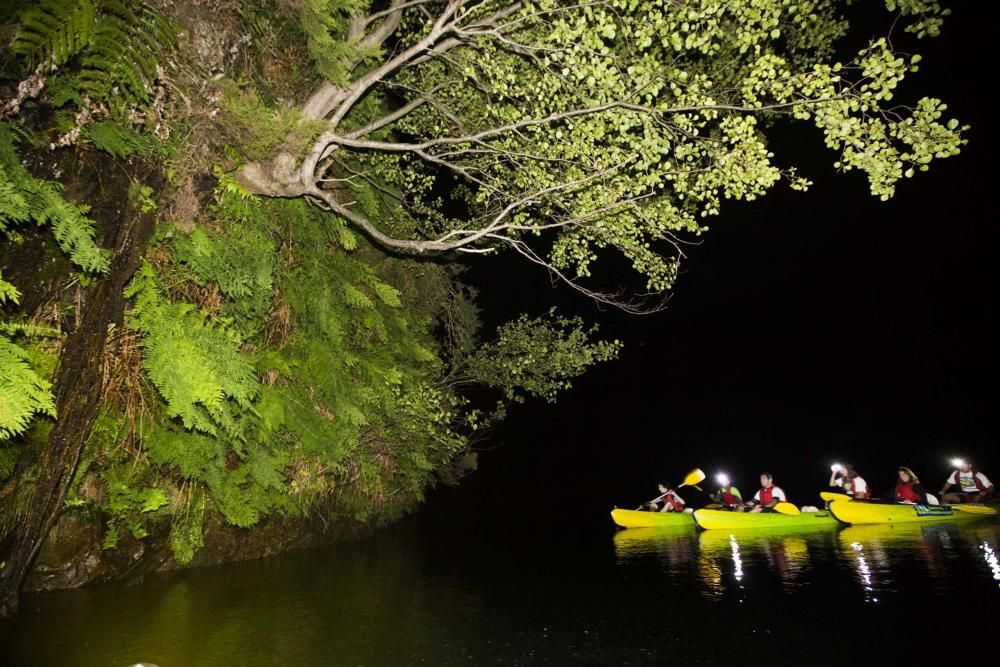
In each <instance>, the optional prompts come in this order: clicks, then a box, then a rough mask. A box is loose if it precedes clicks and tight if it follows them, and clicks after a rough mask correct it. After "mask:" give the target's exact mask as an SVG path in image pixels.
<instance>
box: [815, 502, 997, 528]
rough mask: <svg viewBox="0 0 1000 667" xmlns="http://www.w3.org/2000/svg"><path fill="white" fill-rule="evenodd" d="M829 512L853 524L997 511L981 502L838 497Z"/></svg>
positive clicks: (966, 516)
mask: <svg viewBox="0 0 1000 667" xmlns="http://www.w3.org/2000/svg"><path fill="white" fill-rule="evenodd" d="M830 512H831V513H832V514H833V515H834V516H835V517H837V519H839V520H840V521H843V522H844V523H849V524H852V525H857V524H874V523H909V522H918V523H928V522H933V521H964V520H968V519H977V518H982V517H984V516H996V513H997V511H996V510H995V509H993V508H992V507H986V506H983V505H906V504H898V503H865V502H860V503H859V502H845V501H840V500H838V501H835V502H832V503H830Z"/></svg>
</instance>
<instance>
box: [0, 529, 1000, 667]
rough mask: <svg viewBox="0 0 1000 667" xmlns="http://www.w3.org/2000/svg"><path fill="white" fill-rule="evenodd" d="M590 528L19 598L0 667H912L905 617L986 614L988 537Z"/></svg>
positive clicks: (309, 556)
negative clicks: (834, 653)
mask: <svg viewBox="0 0 1000 667" xmlns="http://www.w3.org/2000/svg"><path fill="white" fill-rule="evenodd" d="M605 517H606V515H605V516H602V517H600V518H594V520H593V521H592V522H591V523H581V524H570V525H569V526H568V527H567V526H564V525H554V526H544V527H543V528H544V529H542V528H539V529H538V530H534V531H532V530H530V526H529V527H527V528H526V527H525V526H524V525H523V524H521V523H519V524H518V525H517V526H511V527H496V526H490V525H488V524H483V528H482V529H481V530H480V531H479V532H473V531H472V530H470V529H469V528H468V526H464V527H463V528H462V529H461V530H455V529H454V528H453V527H452V526H450V525H448V526H444V527H442V528H441V529H440V530H437V531H433V532H432V531H431V530H429V529H426V528H425V527H424V526H423V525H422V524H420V523H411V524H408V525H409V528H407V527H406V526H404V527H403V529H398V530H394V531H390V532H386V533H381V534H379V535H377V536H376V537H374V538H372V539H371V540H367V541H363V542H359V543H355V544H341V545H334V546H332V547H330V548H327V549H319V550H313V551H308V552H300V553H289V554H284V555H282V556H280V557H278V558H274V559H268V560H263V561H255V562H249V563H241V564H234V565H228V566H225V567H219V568H204V569H199V570H190V571H185V572H174V573H169V574H163V575H155V576H150V577H147V579H146V581H145V583H143V584H141V585H137V586H130V587H125V586H103V587H102V586H95V587H90V588H86V589H82V590H78V591H59V592H54V593H50V594H43V595H29V596H26V597H25V609H24V613H22V614H21V615H20V616H19V617H18V618H16V619H14V620H13V621H9V622H8V621H0V664H2V665H3V666H4V667H7V665H46V666H47V665H60V666H62V665H80V666H81V667H90V666H91V665H93V666H95V667H96V666H98V665H100V666H106V665H112V666H118V665H120V666H124V665H128V664H133V663H136V662H139V661H143V660H144V661H147V662H152V663H155V664H158V665H161V667H168V666H169V665H199V666H202V665H204V666H208V667H215V666H219V667H228V666H229V665H247V666H249V665H262V666H270V665H328V664H331V665H410V664H433V665H453V664H459V665H466V664H475V665H478V664H504V665H506V664H512V665H534V664H557V665H562V664H615V665H617V664H622V665H646V664H653V665H659V664H667V663H681V664H725V663H728V662H732V660H733V656H736V657H738V658H740V660H739V661H740V662H748V664H774V665H778V664H809V665H812V664H820V663H817V661H816V646H817V645H825V644H826V643H829V641H830V638H831V637H832V636H836V637H841V638H843V639H844V641H846V642H847V648H848V649H849V650H855V649H856V650H863V651H864V652H865V655H867V656H868V657H869V658H870V659H871V661H872V662H881V661H882V657H880V656H879V655H877V653H878V651H879V650H882V649H880V647H881V646H883V644H884V646H886V647H891V652H892V653H891V655H886V656H884V658H885V662H886V663H887V664H901V663H900V655H898V652H899V645H900V643H899V642H884V640H885V638H886V637H888V636H893V637H905V638H907V641H906V642H903V644H905V645H906V646H908V647H910V640H911V639H912V640H913V641H914V642H916V643H913V644H912V651H913V654H914V655H913V658H914V659H913V660H912V662H919V661H920V660H919V659H920V658H921V657H922V652H923V650H924V649H923V647H922V646H921V645H920V644H919V640H921V639H922V638H921V637H911V634H910V633H912V631H913V630H912V627H913V626H912V619H913V614H912V613H911V610H913V609H936V608H940V607H946V608H952V607H954V608H965V607H968V608H993V607H995V606H996V604H997V603H998V602H1000V589H998V586H997V582H1000V562H998V558H1000V548H998V547H1000V523H997V522H990V521H985V522H979V523H974V524H966V525H962V526H961V527H958V526H954V525H947V524H936V525H933V526H926V527H925V526H921V525H919V524H918V525H915V526H914V525H909V526H907V525H899V526H875V527H858V528H843V529H838V528H837V527H832V526H831V527H825V528H817V527H811V528H807V529H804V530H799V531H797V532H792V533H788V532H786V533H783V534H782V533H773V532H768V531H701V532H699V531H696V530H695V529H694V527H686V528H677V529H671V530H667V531H664V530H662V529H660V530H653V529H632V530H626V531H621V532H618V533H615V534H614V537H613V539H612V538H611V535H612V533H611V528H610V526H608V524H607V522H606V518H605ZM876 602H877V604H876ZM962 605H964V607H962ZM720 619H725V623H724V627H725V633H724V634H720V631H719V628H720V627H721V624H720ZM860 619H863V620H860ZM964 620H965V621H966V625H965V626H963V627H965V628H966V629H968V631H969V632H970V635H976V636H988V635H989V634H990V633H991V632H993V630H994V628H993V620H992V619H991V618H989V617H987V616H985V615H973V617H972V618H968V619H964ZM928 639H929V636H928ZM851 646H853V647H854V648H853V649H852V648H851ZM889 650H890V648H886V649H885V651H889ZM873 652H874V653H873ZM744 658H746V660H744ZM904 662H909V661H904ZM825 664H829V663H825Z"/></svg>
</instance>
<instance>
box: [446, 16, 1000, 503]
mask: <svg viewBox="0 0 1000 667" xmlns="http://www.w3.org/2000/svg"><path fill="white" fill-rule="evenodd" d="M988 4H991V3H962V4H961V5H960V6H958V7H956V8H955V10H954V15H953V16H952V17H950V18H949V20H948V22H947V24H946V26H945V30H944V32H943V34H942V36H941V37H939V38H936V39H925V40H920V41H918V40H916V39H914V38H913V37H912V36H909V35H905V34H903V33H902V32H901V31H899V32H897V33H895V34H894V36H893V40H894V43H895V45H896V47H897V48H900V49H903V50H906V51H912V52H920V53H921V54H922V55H923V56H924V60H923V63H922V64H921V71H920V72H919V73H918V74H917V75H915V76H912V77H911V79H910V81H909V85H908V86H907V87H906V88H905V89H903V90H902V91H901V94H900V95H899V96H897V98H898V99H901V100H905V101H906V102H913V101H915V100H916V99H917V98H918V97H919V96H922V95H930V96H935V97H940V98H942V99H943V100H945V101H946V102H947V103H948V104H949V107H950V110H951V112H952V113H953V114H954V115H955V116H956V117H957V118H959V119H960V120H961V121H962V122H963V123H968V124H970V125H972V131H971V132H970V133H969V135H968V137H969V139H970V143H969V145H968V146H967V147H966V148H965V150H964V152H963V154H962V155H960V156H958V157H956V158H951V159H947V160H942V161H939V162H935V163H934V164H933V165H932V166H931V171H930V172H928V173H925V174H918V175H917V176H916V177H915V178H914V179H912V180H910V181H907V182H904V183H901V184H900V187H899V188H898V190H897V194H896V197H895V199H893V200H892V201H890V202H880V201H878V200H877V199H875V198H873V197H871V195H870V194H869V193H868V187H867V182H866V181H865V179H864V178H863V176H862V175H860V174H858V173H855V172H852V173H849V174H838V173H836V172H835V170H834V169H833V167H832V164H833V162H834V161H835V157H834V155H833V154H832V153H831V152H830V151H829V150H828V149H826V148H825V147H824V146H823V144H822V140H821V137H820V135H819V133H818V131H816V130H815V129H814V128H812V127H811V126H807V125H797V126H794V127H791V126H789V127H782V128H781V130H780V132H778V133H776V140H775V142H774V143H773V145H772V149H773V150H774V152H775V153H776V155H777V159H778V160H779V161H784V162H785V163H786V164H792V163H794V164H799V165H801V166H802V167H803V169H802V173H803V175H805V176H807V177H809V178H811V179H812V180H813V181H815V185H814V187H813V188H812V190H811V191H810V192H809V193H806V194H802V193H796V192H792V191H790V190H788V189H787V188H781V187H779V188H778V189H776V190H775V191H773V192H772V194H771V195H769V196H768V197H767V198H766V199H764V200H762V201H758V202H754V203H749V204H747V203H735V204H733V205H731V206H729V208H728V209H724V211H723V215H722V216H721V217H719V218H717V219H715V220H714V221H712V223H711V227H712V228H711V230H710V231H709V232H708V233H707V234H706V235H705V236H704V237H703V239H702V241H701V244H700V245H698V246H696V247H691V248H689V249H688V254H689V259H688V260H687V263H686V266H685V273H684V275H683V276H682V278H681V280H680V281H679V283H678V285H677V287H676V289H675V294H674V296H673V299H672V301H671V302H670V305H669V308H668V309H667V310H666V311H665V312H662V313H659V314H656V315H652V316H645V317H643V316H631V315H625V314H622V313H618V312H610V311H606V310H605V311H601V310H599V309H597V308H596V307H595V305H594V304H592V303H590V302H588V301H587V300H586V299H585V298H584V297H582V296H579V295H577V294H576V293H574V292H572V291H571V290H569V289H566V288H558V289H552V288H551V284H550V281H549V279H548V276H547V275H545V273H544V271H542V270H541V269H536V268H534V267H530V266H527V265H525V264H523V263H521V262H519V261H518V260H517V259H516V258H514V257H510V256H506V257H501V258H498V259H486V260H479V261H477V262H476V263H474V264H473V265H472V268H471V269H470V271H469V273H468V274H467V278H468V279H469V280H470V281H471V282H473V283H474V284H476V285H477V286H478V287H479V288H480V289H481V291H482V293H481V300H482V304H483V306H484V308H485V309H486V310H487V313H486V317H487V319H488V322H487V324H488V325H493V324H496V323H498V322H500V321H504V320H506V319H509V318H511V317H513V316H514V314H515V313H517V312H519V311H526V312H530V313H533V314H538V313H541V312H543V311H544V310H546V309H547V308H548V307H549V306H550V305H553V304H555V305H558V306H559V308H560V309H561V310H562V311H563V312H566V313H575V314H581V315H583V316H584V317H586V318H587V319H589V320H593V321H596V322H598V323H600V325H601V327H602V333H603V334H604V335H606V336H609V337H617V338H620V339H621V340H622V341H623V342H624V343H625V350H624V352H623V354H622V357H621V359H620V360H619V361H618V362H615V363H612V364H607V365H605V366H603V367H600V368H597V369H595V370H593V371H592V372H590V373H588V374H587V376H586V377H584V378H582V379H581V380H579V381H578V383H577V385H576V388H575V389H574V390H573V391H571V392H569V393H568V394H566V395H564V396H563V398H562V399H561V400H560V402H559V403H558V404H557V405H555V406H552V405H548V404H544V403H541V402H534V403H530V404H528V405H525V406H518V407H515V408H514V409H513V411H512V414H511V417H510V419H509V420H508V422H507V423H506V424H505V425H504V426H503V427H502V428H501V429H500V431H499V432H498V433H497V434H496V435H495V438H494V439H493V441H491V442H488V443H485V444H484V447H487V448H492V449H491V450H490V451H486V452H483V453H482V454H481V455H480V470H479V471H478V472H476V473H473V474H472V475H471V476H470V477H469V478H468V479H467V480H466V481H465V483H464V484H463V487H462V488H461V489H460V490H459V491H444V492H442V493H441V494H439V498H440V497H441V496H444V497H445V498H448V497H451V495H452V494H455V493H458V494H460V498H461V499H462V500H463V502H464V501H468V500H472V499H475V500H476V501H477V502H478V501H481V500H483V499H499V500H501V501H502V502H505V503H507V502H518V503H519V504H520V503H521V502H523V503H524V504H525V505H548V506H555V507H558V506H560V505H561V504H565V505H566V506H570V505H571V504H580V505H582V506H585V507H586V508H587V509H588V510H589V509H593V510H595V511H596V510H597V509H600V508H605V507H607V508H609V507H610V506H611V505H612V504H613V503H618V504H621V505H628V504H630V503H638V501H641V500H643V499H645V498H644V497H652V496H654V495H656V492H655V484H656V481H657V480H658V479H668V480H675V481H676V480H678V479H679V478H680V477H681V476H682V475H683V474H684V472H686V471H687V470H689V469H690V468H692V467H694V466H700V467H702V468H704V469H705V472H706V473H708V474H709V475H713V474H714V472H715V471H717V470H720V469H721V470H726V471H727V472H729V473H730V475H731V476H732V477H734V479H735V480H736V483H737V485H739V486H741V487H743V488H744V489H751V490H752V489H754V488H756V486H757V473H758V472H759V471H761V470H770V471H773V472H774V474H775V475H776V477H777V480H778V482H779V484H781V485H783V486H784V487H785V488H786V490H788V491H789V492H790V494H791V496H792V498H791V499H792V500H793V501H796V500H797V501H798V502H800V503H808V502H815V501H816V499H815V492H816V491H818V490H820V489H821V488H825V483H826V480H827V476H828V475H829V465H830V463H832V462H833V461H835V460H838V461H850V462H853V463H854V464H855V465H856V466H857V467H858V469H859V470H860V471H861V472H862V474H864V475H866V476H867V478H868V479H869V481H870V482H871V483H872V485H873V486H874V487H875V489H876V490H878V491H879V492H881V490H883V489H887V488H888V487H889V486H890V485H891V482H892V479H893V476H894V469H895V467H896V466H898V465H909V466H911V467H913V468H914V469H915V470H916V471H917V473H918V474H919V475H920V476H921V477H922V479H923V480H924V481H925V482H926V484H927V486H928V487H929V488H931V489H933V490H936V488H937V487H938V486H939V485H940V483H941V480H942V479H943V478H944V476H945V475H946V474H947V472H948V469H947V460H948V459H949V458H950V457H952V456H954V455H958V454H961V455H964V456H967V457H970V458H972V459H973V460H974V461H975V462H976V464H977V465H978V467H979V468H980V469H982V470H984V471H985V472H986V473H987V474H992V475H993V476H994V477H1000V456H998V454H997V443H998V441H1000V424H998V422H997V419H996V407H997V399H998V398H1000V397H998V389H997V383H996V378H997V374H998V370H1000V358H998V354H997V333H996V329H995V328H994V322H996V321H997V317H996V315H995V314H994V310H995V309H996V307H997V305H996V296H995V292H996V289H997V287H1000V268H998V265H997V262H996V260H995V253H996V252H997V248H1000V232H998V229H997V224H996V216H995V214H994V213H993V206H994V201H995V199H996V188H997V185H996V178H997V177H996V169H995V167H994V165H993V161H994V160H993V158H995V156H996V155H1000V146H998V142H997V139H996V132H995V120H994V119H993V118H992V116H993V114H994V107H993V105H992V104H990V103H988V99H990V97H991V88H992V83H991V82H992V80H993V77H992V76H987V75H983V74H982V73H981V70H982V68H983V66H985V65H986V64H987V59H989V56H988V55H987V53H988V52H987V49H988V48H989V45H991V43H992V40H993V39H995V38H994V37H993V35H992V28H993V26H995V25H996V21H995V20H994V16H993V14H994V13H995V10H991V9H989V8H988V7H987V5H988ZM854 9H855V12H857V13H859V17H858V18H859V19H860V23H861V26H860V33H858V32H856V33H855V35H854V39H855V40H858V41H856V42H853V43H852V44H850V45H848V48H850V47H854V46H856V45H860V43H862V42H861V40H865V39H867V37H868V36H871V35H876V34H884V33H885V31H886V30H888V29H889V27H890V21H891V19H890V18H889V17H888V15H887V14H886V13H885V12H884V8H882V10H881V11H879V10H877V9H876V8H875V7H873V6H872V5H871V4H868V3H865V7H864V8H859V7H857V6H856V7H855V8H854ZM622 280H624V279H623V278H617V279H616V278H615V277H614V276H611V282H610V285H611V286H613V285H616V284H619V283H620V282H621V281H622ZM512 285H516V286H517V287H516V289H511V286H512Z"/></svg>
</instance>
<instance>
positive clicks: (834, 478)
mask: <svg viewBox="0 0 1000 667" xmlns="http://www.w3.org/2000/svg"><path fill="white" fill-rule="evenodd" d="M837 486H840V485H839V484H837V471H836V470H834V471H833V472H831V473H830V488H834V487H837Z"/></svg>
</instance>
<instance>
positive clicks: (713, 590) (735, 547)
mask: <svg viewBox="0 0 1000 667" xmlns="http://www.w3.org/2000/svg"><path fill="white" fill-rule="evenodd" d="M828 533H829V531H822V532H819V533H817V532H816V531H814V530H807V531H804V532H801V533H799V532H793V533H786V534H783V535H781V534H775V533H773V532H771V531H725V530H707V531H704V532H702V533H701V534H700V535H699V536H698V545H699V551H700V552H699V568H698V569H699V571H700V572H701V573H702V574H703V577H702V583H703V584H704V585H705V587H706V589H707V591H708V592H709V594H710V595H711V596H713V597H718V596H721V595H722V594H724V593H725V590H726V585H725V584H726V582H725V581H724V580H723V577H722V572H723V571H724V572H726V573H731V575H732V580H731V581H732V582H735V585H736V588H735V590H737V591H739V590H742V589H743V584H744V583H745V579H746V580H748V579H749V578H750V577H751V576H753V577H754V579H755V580H756V579H757V574H758V573H759V574H760V575H761V577H766V575H771V576H773V575H775V574H776V575H777V577H778V580H779V582H780V586H781V588H783V589H785V590H786V591H789V590H792V589H795V588H797V587H799V586H802V585H805V584H808V577H807V576H805V575H806V574H807V573H808V571H809V568H810V541H817V540H819V541H822V540H823V539H824V535H825V534H828ZM716 571H718V573H719V574H718V575H716V574H715V572H716ZM706 573H707V574H709V575H710V576H708V577H705V576H704V575H705V574H706ZM764 581H766V578H765V579H764Z"/></svg>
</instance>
